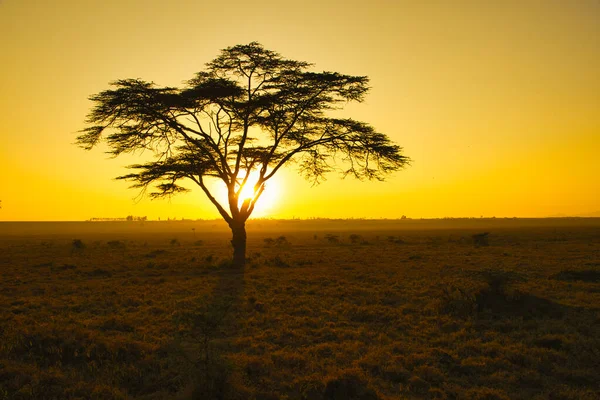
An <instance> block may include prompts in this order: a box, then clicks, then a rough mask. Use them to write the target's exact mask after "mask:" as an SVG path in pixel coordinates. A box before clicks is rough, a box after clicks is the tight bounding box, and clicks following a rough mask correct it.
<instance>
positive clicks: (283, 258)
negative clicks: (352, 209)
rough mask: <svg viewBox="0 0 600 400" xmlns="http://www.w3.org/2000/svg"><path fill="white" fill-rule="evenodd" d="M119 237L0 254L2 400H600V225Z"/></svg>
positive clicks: (75, 238) (65, 237)
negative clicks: (239, 260) (480, 237)
mask: <svg viewBox="0 0 600 400" xmlns="http://www.w3.org/2000/svg"><path fill="white" fill-rule="evenodd" d="M126 224H127V223H122V224H121V225H114V224H113V225H110V224H108V225H107V224H104V225H103V224H102V223H98V224H97V225H95V226H93V227H90V225H89V224H88V225H84V224H80V225H79V228H78V225H76V224H75V225H69V227H68V228H64V226H62V227H60V226H58V225H57V228H55V229H56V230H55V231H52V230H50V229H49V228H48V229H47V228H44V229H46V231H45V232H44V229H37V231H35V230H33V231H26V230H24V231H21V232H18V233H15V231H13V232H12V233H10V234H9V233H6V232H5V233H4V234H2V235H0V248H1V249H2V252H1V253H0V265H2V267H1V269H0V399H75V398H80V399H88V398H93V399H120V398H121V399H126V398H130V399H131V398H135V399H171V398H175V399H192V398H198V399H202V398H206V399H210V398H215V399H218V398H220V399H280V398H283V399H404V398H406V399H413V398H414V399H420V398H436V399H536V398H537V399H548V398H552V399H596V398H598V397H600V384H599V382H600V372H599V371H600V369H599V367H600V364H599V361H598V360H600V309H599V307H600V306H599V305H600V283H599V282H598V276H599V274H600V228H599V227H600V223H598V222H595V223H587V224H586V226H583V224H579V225H582V226H577V225H578V223H573V224H571V225H568V226H556V224H552V223H551V222H549V223H548V224H546V225H544V224H541V225H540V226H533V225H532V226H529V227H518V226H516V225H514V224H513V225H510V224H505V223H504V222H502V221H499V222H497V223H496V222H489V224H488V226H485V227H481V226H471V225H468V226H458V225H456V226H455V227H453V226H451V225H449V226H442V227H439V226H433V225H432V226H427V225H423V224H421V225H419V224H418V223H413V225H410V223H408V222H407V223H406V224H408V225H401V224H398V223H396V224H392V223H385V222H381V223H372V222H368V221H366V222H363V223H361V222H349V223H344V222H341V221H340V222H337V223H329V222H305V223H304V222H295V223H292V222H265V221H259V222H255V223H254V224H253V225H251V226H250V232H249V246H248V256H249V263H248V266H247V268H246V270H245V271H244V273H241V272H239V271H236V270H233V269H231V268H230V267H229V263H228V257H229V253H230V247H229V246H228V234H227V232H226V230H225V229H223V227H222V226H221V225H220V224H215V223H194V224H192V223H189V224H184V223H178V224H171V225H165V224H163V225H160V226H159V225H152V224H148V223H147V224H146V225H145V227H143V226H142V227H140V225H135V228H132V229H124V228H123V226H126ZM190 224H191V225H190ZM92 225H93V224H92ZM129 226H133V225H129ZM191 227H194V230H193V232H192V230H191ZM63 228H64V229H63ZM442 228H443V229H442ZM458 228H460V229H458ZM23 229H24V228H23ZM28 229H29V228H28ZM60 230H62V232H61V231H60ZM36 232H37V233H36ZM482 232H490V234H489V235H485V238H486V241H487V245H481V243H477V242H474V235H477V234H479V233H482ZM334 236H335V240H331V237H334ZM281 237H284V239H280V238H281ZM269 238H271V240H265V239H269Z"/></svg>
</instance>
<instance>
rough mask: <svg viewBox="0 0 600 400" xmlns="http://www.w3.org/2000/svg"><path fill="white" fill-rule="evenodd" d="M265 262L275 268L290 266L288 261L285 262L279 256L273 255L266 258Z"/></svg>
mask: <svg viewBox="0 0 600 400" xmlns="http://www.w3.org/2000/svg"><path fill="white" fill-rule="evenodd" d="M266 264H267V265H271V266H273V267H277V268H289V267H291V265H290V264H289V263H287V262H286V261H285V260H284V259H282V258H281V257H280V256H278V255H277V256H275V257H271V258H269V259H268V260H266Z"/></svg>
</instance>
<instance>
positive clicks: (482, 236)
mask: <svg viewBox="0 0 600 400" xmlns="http://www.w3.org/2000/svg"><path fill="white" fill-rule="evenodd" d="M489 235H490V233H489V232H483V233H476V234H474V235H472V236H471V238H472V239H473V244H474V245H475V247H482V246H489V245H490V243H489Z"/></svg>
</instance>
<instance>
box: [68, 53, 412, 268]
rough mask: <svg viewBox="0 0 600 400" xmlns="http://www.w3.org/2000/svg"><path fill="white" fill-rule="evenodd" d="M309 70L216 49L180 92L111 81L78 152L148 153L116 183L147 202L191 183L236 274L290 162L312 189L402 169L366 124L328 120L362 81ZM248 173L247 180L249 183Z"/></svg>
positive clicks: (401, 160) (402, 161)
mask: <svg viewBox="0 0 600 400" xmlns="http://www.w3.org/2000/svg"><path fill="white" fill-rule="evenodd" d="M311 66H312V64H309V63H306V62H302V61H295V60H289V59H286V58H283V57H282V56H281V55H280V54H278V53H276V52H273V51H270V50H267V49H265V48H264V47H263V46H262V45H260V44H259V43H256V42H252V43H250V44H247V45H237V46H233V47H228V48H226V49H224V50H222V51H221V53H220V55H219V56H218V57H217V58H215V59H214V60H213V61H211V62H209V63H208V64H206V69H205V70H204V71H202V72H198V73H197V74H196V75H195V77H194V78H193V79H191V80H189V81H187V82H186V84H185V86H184V87H182V88H176V87H159V86H157V85H155V84H154V83H153V82H146V81H143V80H140V79H123V80H117V81H115V82H112V83H111V86H112V87H113V88H112V89H109V90H105V91H102V92H100V93H98V94H95V95H92V96H91V97H90V100H91V101H93V102H94V107H93V108H92V109H91V111H90V112H89V114H88V116H87V119H86V125H87V127H86V128H85V129H83V130H82V131H81V132H80V135H79V136H78V137H77V144H78V145H79V146H81V147H82V148H84V149H87V150H89V149H91V148H93V147H94V146H96V145H97V144H98V143H100V142H101V141H105V142H106V143H107V145H108V148H109V149H110V151H109V153H110V154H111V155H113V156H115V157H116V156H119V155H120V154H123V153H135V152H137V151H143V150H150V151H151V152H152V154H153V155H154V160H153V161H151V162H147V163H144V164H135V165H131V166H129V167H128V168H130V169H131V170H133V172H131V173H129V174H127V175H123V176H120V177H118V178H117V179H125V180H128V181H131V182H133V185H132V187H134V188H138V189H141V190H142V191H146V190H147V189H148V188H153V189H154V191H152V192H151V193H150V196H151V197H152V198H155V197H161V196H170V195H173V194H176V193H179V192H183V191H187V190H188V189H187V188H185V187H183V186H182V185H181V182H182V181H184V180H186V179H187V180H190V181H192V182H194V183H195V184H196V185H198V186H199V187H200V188H201V189H202V191H203V192H204V194H205V195H206V196H207V197H208V199H209V200H210V201H211V202H212V204H214V206H215V207H216V208H217V210H218V211H219V214H220V215H221V216H222V217H223V219H224V220H225V221H226V222H227V224H228V225H229V227H230V228H231V231H232V240H231V243H232V246H233V263H234V264H235V265H238V266H243V265H244V263H245V253H246V228H245V223H246V221H247V219H248V218H249V217H250V215H251V214H252V211H253V210H254V207H255V205H256V202H257V201H258V200H259V198H260V196H261V194H262V193H263V191H264V190H265V185H266V183H267V182H268V181H269V179H271V178H272V177H273V176H274V175H275V174H276V173H277V172H278V171H279V170H280V169H281V168H282V167H284V166H287V165H288V164H291V163H296V164H297V166H298V168H299V170H300V172H301V173H302V174H303V175H304V176H305V177H306V178H307V179H309V180H312V181H313V182H314V183H318V182H320V181H321V179H322V178H323V177H324V175H325V174H327V173H328V172H330V171H333V170H334V169H340V170H341V172H342V174H343V175H344V176H346V175H351V176H354V177H356V178H358V179H378V180H382V179H383V178H384V176H385V175H386V174H388V173H390V172H392V171H396V170H398V169H401V168H402V167H404V166H406V165H407V164H408V162H409V159H408V158H407V157H405V156H404V155H402V148H401V147H399V146H397V145H395V144H393V143H392V142H391V141H390V139H389V138H388V137H387V136H386V135H384V134H382V133H379V132H377V131H375V130H374V128H373V127H371V126H370V125H368V124H366V123H364V122H360V121H356V120H353V119H350V118H335V117H333V116H331V114H330V113H328V112H330V111H331V110H335V109H339V108H341V107H342V106H343V104H345V103H347V102H350V101H356V102H361V101H362V100H363V99H364V96H365V94H366V93H367V91H368V89H369V88H368V86H367V84H368V78H367V77H366V76H350V75H343V74H340V73H337V72H312V71H310V68H311ZM340 165H341V167H340ZM334 167H335V168H334ZM251 173H254V174H257V175H258V178H257V179H256V182H252V183H250V182H249V178H250V174H251ZM209 179H218V180H221V181H222V182H224V184H225V185H226V187H227V196H228V203H227V204H221V203H220V202H219V201H218V200H217V199H216V198H215V196H214V194H213V193H211V191H210V190H209V186H207V181H208V180H209ZM246 184H254V187H253V189H254V190H253V195H252V196H251V197H249V198H244V199H242V198H240V197H241V196H240V195H241V192H242V188H243V187H244V186H245V185H246Z"/></svg>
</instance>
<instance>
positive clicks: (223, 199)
mask: <svg viewBox="0 0 600 400" xmlns="http://www.w3.org/2000/svg"><path fill="white" fill-rule="evenodd" d="M244 173H245V172H244V171H241V173H240V175H241V176H243V174H244ZM258 174H259V172H258V171H252V172H251V173H250V176H249V177H248V181H247V182H246V184H245V185H244V187H243V188H242V192H241V193H240V198H239V200H238V203H239V204H240V205H241V204H242V203H243V202H244V200H246V199H249V198H252V197H254V185H255V184H256V182H257V180H258ZM282 187H283V186H282V184H281V182H280V181H279V180H278V179H277V176H274V177H273V178H271V179H269V180H268V181H267V182H266V183H265V190H264V191H263V193H262V194H261V196H260V198H259V199H258V202H257V203H256V205H255V206H254V211H253V212H252V217H259V218H260V217H268V216H269V215H271V214H272V212H273V211H274V210H275V209H276V208H277V203H278V201H279V198H280V195H281V193H282ZM216 198H217V200H219V202H220V203H221V204H222V205H226V204H227V188H226V187H225V185H224V184H223V182H220V181H219V182H218V187H217V188H216ZM226 208H228V207H226Z"/></svg>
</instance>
